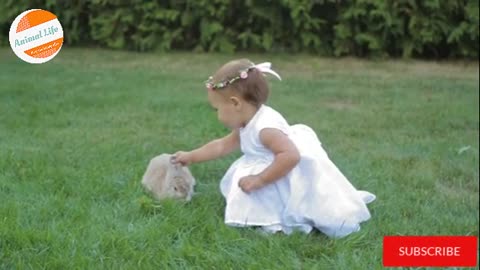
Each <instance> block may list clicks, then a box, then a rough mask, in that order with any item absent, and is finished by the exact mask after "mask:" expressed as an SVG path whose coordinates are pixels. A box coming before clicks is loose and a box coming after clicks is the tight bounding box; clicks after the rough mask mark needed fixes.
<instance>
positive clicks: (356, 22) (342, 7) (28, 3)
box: [0, 0, 479, 59]
mask: <svg viewBox="0 0 480 270" xmlns="http://www.w3.org/2000/svg"><path fill="white" fill-rule="evenodd" d="M31 8H41V9H46V10H49V11H51V12H53V13H55V14H56V15H57V16H58V18H59V20H60V22H61V23H62V26H63V28H64V33H65V44H68V45H74V46H102V47H108V48H113V49H127V50H135V51H169V50H174V49H175V50H194V51H208V52H234V51H247V50H248V51H252V52H307V53H315V54H320V55H326V56H330V55H334V56H343V55H354V56H359V57H371V56H374V57H377V56H381V57H383V56H390V57H400V56H403V57H422V58H470V59H478V51H479V11H478V8H479V3H478V0H476V1H475V0H351V1H348V0H343V1H342V0H316V1H315V0H279V1H273V0H271V1H268V0H263V1H260V0H245V1H240V0H232V1H229V0H150V1H144V0H130V1H127V0H2V2H1V3H0V30H1V33H0V38H1V42H2V43H3V44H6V43H8V31H9V27H10V24H11V22H12V21H13V19H14V18H15V17H16V16H17V15H18V14H20V13H21V12H23V11H24V10H27V9H31Z"/></svg>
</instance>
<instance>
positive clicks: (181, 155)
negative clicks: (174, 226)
mask: <svg viewBox="0 0 480 270" xmlns="http://www.w3.org/2000/svg"><path fill="white" fill-rule="evenodd" d="M264 73H270V74H272V75H274V76H276V77H277V78H278V79H281V78H280V76H279V75H278V74H277V73H275V72H274V71H273V70H271V69H270V63H263V64H259V65H255V64H253V63H252V62H250V61H249V60H247V59H240V60H235V61H231V62H228V63H227V64H225V65H224V66H222V67H221V68H220V69H219V70H218V71H217V72H216V73H215V74H214V75H213V76H212V77H210V78H209V79H208V81H207V83H206V87H207V94H208V100H209V102H210V105H211V106H212V107H213V109H215V110H216V111H217V115H218V120H219V121H220V122H222V123H223V124H224V125H225V126H227V127H228V128H230V129H231V132H230V134H228V135H226V136H225V137H223V138H219V139H216V140H213V141H211V142H209V143H207V144H205V145H204V146H202V147H200V148H198V149H195V150H192V151H190V152H183V151H180V152H177V153H175V155H174V159H173V162H174V163H181V164H182V165H188V164H191V163H196V162H203V161H207V160H212V159H216V158H219V157H222V156H225V155H227V154H229V153H231V152H233V151H234V150H236V149H238V148H240V150H241V151H242V152H243V156H242V157H241V158H239V159H238V160H237V161H235V162H234V163H233V164H232V165H231V166H230V168H229V169H228V171H227V172H226V173H225V176H224V177H223V179H222V180H221V182H220V189H221V192H222V194H223V196H224V197H225V200H226V209H225V223H226V224H228V225H231V226H259V227H261V228H262V229H264V230H265V231H267V232H277V231H283V232H285V233H287V234H289V233H291V232H292V231H293V230H301V231H303V232H306V233H309V232H310V231H311V230H312V229H313V228H316V229H318V230H320V231H321V232H323V233H325V234H327V235H328V236H331V237H343V236H346V235H348V234H350V233H352V232H355V231H358V230H359V229H360V225H359V223H360V222H362V221H366V220H368V219H369V218H370V213H369V211H368V209H367V207H366V205H365V204H366V203H369V202H371V201H373V200H374V199H375V196H374V195H373V194H371V193H368V192H366V191H358V190H356V189H355V188H354V187H353V186H352V184H350V182H349V181H348V180H347V179H346V178H345V176H343V174H342V173H341V172H340V171H339V170H338V169H337V167H336V166H335V164H333V162H332V161H330V159H329V158H328V156H327V154H326V153H325V151H324V150H323V148H322V146H321V143H320V141H319V140H318V138H317V135H316V134H315V132H314V131H313V130H312V129H311V128H309V127H308V126H305V125H293V126H290V125H289V124H288V123H287V121H286V120H285V119H284V118H283V116H282V115H281V114H280V113H278V112H277V111H275V110H274V109H272V108H270V107H268V106H267V105H265V102H266V101H267V98H268V94H269V88H268V84H267V81H266V79H265V78H264Z"/></svg>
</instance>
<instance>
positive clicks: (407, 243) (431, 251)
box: [383, 236, 478, 267]
mask: <svg viewBox="0 0 480 270" xmlns="http://www.w3.org/2000/svg"><path fill="white" fill-rule="evenodd" d="M477 254H478V250H477V237H476V236H384V237H383V266H386V267H395V266H413V267H421V266H430V267H435V266H440V267H449V266H456V267H475V266H477Z"/></svg>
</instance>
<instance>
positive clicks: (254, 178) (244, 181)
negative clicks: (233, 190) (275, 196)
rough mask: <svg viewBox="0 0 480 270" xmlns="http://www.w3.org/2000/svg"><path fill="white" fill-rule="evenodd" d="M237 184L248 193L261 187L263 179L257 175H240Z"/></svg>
mask: <svg viewBox="0 0 480 270" xmlns="http://www.w3.org/2000/svg"><path fill="white" fill-rule="evenodd" d="M238 186H239V187H240V188H241V189H242V190H243V192H245V193H250V192H252V191H254V190H257V189H259V188H261V187H263V181H262V179H261V178H260V176H258V175H249V176H245V177H242V178H241V179H240V181H238Z"/></svg>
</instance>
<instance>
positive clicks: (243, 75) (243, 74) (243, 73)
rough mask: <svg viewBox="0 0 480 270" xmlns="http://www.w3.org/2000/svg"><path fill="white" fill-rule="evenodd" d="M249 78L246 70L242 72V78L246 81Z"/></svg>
mask: <svg viewBox="0 0 480 270" xmlns="http://www.w3.org/2000/svg"><path fill="white" fill-rule="evenodd" d="M247 77H248V73H247V71H246V70H244V71H242V72H240V78H242V79H246V78H247Z"/></svg>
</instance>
